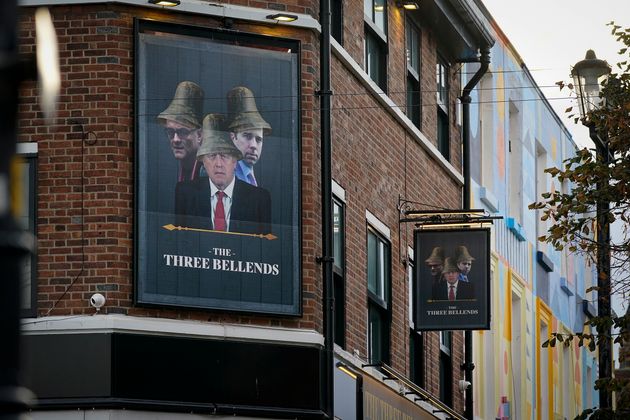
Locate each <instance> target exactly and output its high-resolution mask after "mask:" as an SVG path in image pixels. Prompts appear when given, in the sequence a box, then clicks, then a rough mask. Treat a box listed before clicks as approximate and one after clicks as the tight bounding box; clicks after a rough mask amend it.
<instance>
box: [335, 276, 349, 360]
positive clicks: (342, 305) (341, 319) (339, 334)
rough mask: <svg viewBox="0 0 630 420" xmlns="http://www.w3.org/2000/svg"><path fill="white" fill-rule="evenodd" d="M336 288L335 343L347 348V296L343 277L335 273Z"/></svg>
mask: <svg viewBox="0 0 630 420" xmlns="http://www.w3.org/2000/svg"><path fill="white" fill-rule="evenodd" d="M333 283H334V289H335V343H336V344H337V345H338V346H340V347H341V348H345V335H346V297H345V290H344V281H343V277H342V276H341V275H340V274H338V273H334V274H333Z"/></svg>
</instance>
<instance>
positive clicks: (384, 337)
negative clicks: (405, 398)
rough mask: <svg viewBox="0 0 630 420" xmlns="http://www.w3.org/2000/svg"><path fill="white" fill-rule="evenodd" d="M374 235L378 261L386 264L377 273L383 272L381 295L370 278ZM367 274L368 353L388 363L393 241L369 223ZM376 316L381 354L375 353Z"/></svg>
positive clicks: (371, 358) (379, 360)
mask: <svg viewBox="0 0 630 420" xmlns="http://www.w3.org/2000/svg"><path fill="white" fill-rule="evenodd" d="M371 235H372V236H374V238H375V240H376V241H377V242H376V245H377V248H376V250H377V253H376V257H377V258H378V261H379V262H381V263H383V264H385V265H384V266H382V267H380V269H379V267H378V265H377V273H379V272H380V273H381V274H382V275H383V278H382V279H380V280H379V281H378V283H377V284H380V285H381V291H380V293H381V295H379V291H378V290H376V291H373V290H370V279H369V271H370V245H369V242H370V236H371ZM366 245H367V246H366V251H367V255H366V257H367V258H366V260H367V267H366V275H367V277H368V278H367V284H366V292H367V327H368V331H367V350H368V351H367V355H368V359H369V360H370V363H385V364H388V363H389V362H390V358H391V337H390V335H391V318H392V317H391V300H392V299H391V285H392V282H391V243H390V242H389V240H388V238H385V237H384V236H383V235H382V234H380V233H379V231H378V229H377V228H375V227H373V226H371V225H369V224H368V225H367V235H366ZM374 316H377V317H378V319H379V320H380V337H376V339H378V340H380V342H379V343H378V345H379V350H380V353H381V354H380V357H379V355H375V354H374V352H375V349H374V348H375V344H376V342H375V337H374V336H373V330H372V327H373V319H375V318H374Z"/></svg>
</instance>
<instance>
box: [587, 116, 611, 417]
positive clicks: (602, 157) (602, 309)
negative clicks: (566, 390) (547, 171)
mask: <svg viewBox="0 0 630 420" xmlns="http://www.w3.org/2000/svg"><path fill="white" fill-rule="evenodd" d="M589 135H590V137H591V140H593V142H594V143H595V151H596V157H597V160H598V161H599V162H601V163H603V164H604V165H606V166H608V165H609V163H610V153H609V150H608V142H607V141H606V139H602V137H601V136H599V134H598V132H597V129H596V128H595V125H594V124H590V125H589ZM597 189H598V190H599V192H602V191H606V190H607V189H608V177H606V178H605V179H600V180H599V181H598V182H597ZM609 210H610V202H609V200H608V199H607V198H605V197H600V198H599V199H598V200H597V288H598V289H597V316H598V317H602V318H607V317H610V316H611V306H610V222H609V221H608V212H609ZM597 333H598V334H604V335H606V336H607V338H606V339H604V340H602V341H600V342H599V345H598V348H599V356H598V364H599V379H610V378H612V358H611V349H612V345H611V341H612V339H611V338H610V337H611V336H610V328H608V331H597ZM599 407H600V408H611V407H612V395H611V392H610V391H609V390H608V389H606V388H605V387H603V388H601V389H600V390H599Z"/></svg>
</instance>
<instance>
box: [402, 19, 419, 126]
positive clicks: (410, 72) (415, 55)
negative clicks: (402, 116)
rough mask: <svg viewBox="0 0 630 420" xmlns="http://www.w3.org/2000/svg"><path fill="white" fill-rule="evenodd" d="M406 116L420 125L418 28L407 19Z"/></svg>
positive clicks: (416, 124)
mask: <svg viewBox="0 0 630 420" xmlns="http://www.w3.org/2000/svg"><path fill="white" fill-rule="evenodd" d="M406 32H407V34H406V35H407V36H406V38H407V41H406V42H407V117H409V119H410V120H411V122H413V123H414V125H415V126H416V127H418V128H420V127H421V111H422V107H421V105H420V30H419V29H418V27H417V26H416V25H415V24H414V23H413V22H411V21H410V20H407V28H406Z"/></svg>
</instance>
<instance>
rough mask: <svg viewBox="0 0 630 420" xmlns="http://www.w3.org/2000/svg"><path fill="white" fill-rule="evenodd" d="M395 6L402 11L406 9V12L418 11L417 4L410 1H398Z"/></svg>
mask: <svg viewBox="0 0 630 420" xmlns="http://www.w3.org/2000/svg"><path fill="white" fill-rule="evenodd" d="M396 5H397V6H398V7H402V8H403V9H407V10H418V7H420V6H418V3H416V2H415V1H410V0H403V1H399V2H397V3H396Z"/></svg>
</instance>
